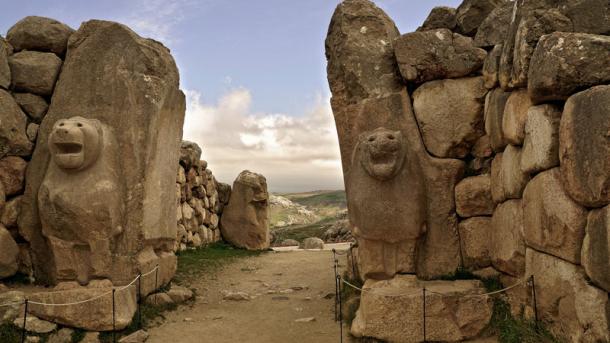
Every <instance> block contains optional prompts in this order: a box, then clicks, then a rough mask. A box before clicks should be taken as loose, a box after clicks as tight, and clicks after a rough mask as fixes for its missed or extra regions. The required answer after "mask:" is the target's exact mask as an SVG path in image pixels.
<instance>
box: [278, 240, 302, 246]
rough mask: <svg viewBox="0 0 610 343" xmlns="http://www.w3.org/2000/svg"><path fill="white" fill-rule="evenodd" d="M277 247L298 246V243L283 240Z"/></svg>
mask: <svg viewBox="0 0 610 343" xmlns="http://www.w3.org/2000/svg"><path fill="white" fill-rule="evenodd" d="M279 246H281V247H293V246H299V242H298V241H296V240H294V239H285V240H283V241H282V242H281V243H280V245H279Z"/></svg>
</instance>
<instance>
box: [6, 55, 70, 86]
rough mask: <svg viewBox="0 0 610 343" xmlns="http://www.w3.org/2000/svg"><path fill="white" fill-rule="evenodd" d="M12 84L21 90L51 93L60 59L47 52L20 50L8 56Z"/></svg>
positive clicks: (57, 74)
mask: <svg viewBox="0 0 610 343" xmlns="http://www.w3.org/2000/svg"><path fill="white" fill-rule="evenodd" d="M9 65H10V66H11V75H12V78H13V80H12V86H13V87H14V88H15V89H16V90H18V91H22V92H29V93H34V94H38V95H43V96H49V95H51V94H53V88H54V87H55V81H56V80H57V77H58V76H59V71H60V69H61V65H62V61H61V59H59V57H57V56H56V55H55V54H52V53H49V52H37V51H22V52H18V53H16V54H14V55H12V56H11V57H9Z"/></svg>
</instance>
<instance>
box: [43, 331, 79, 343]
mask: <svg viewBox="0 0 610 343" xmlns="http://www.w3.org/2000/svg"><path fill="white" fill-rule="evenodd" d="M73 334H74V330H72V329H69V328H63V329H60V330H59V331H57V332H55V333H54V334H52V335H50V336H49V339H48V340H47V343H72V335H73Z"/></svg>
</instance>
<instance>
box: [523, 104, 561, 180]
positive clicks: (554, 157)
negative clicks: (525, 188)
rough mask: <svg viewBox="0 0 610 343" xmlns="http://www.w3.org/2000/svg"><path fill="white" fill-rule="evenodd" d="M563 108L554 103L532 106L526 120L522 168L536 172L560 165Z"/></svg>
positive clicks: (525, 170) (532, 172)
mask: <svg viewBox="0 0 610 343" xmlns="http://www.w3.org/2000/svg"><path fill="white" fill-rule="evenodd" d="M560 119H561V110H560V109H559V108H558V107H557V106H556V105H552V104H544V105H539V106H532V107H530V109H529V110H528V113H527V120H526V121H525V139H524V141H523V149H522V150H521V170H523V171H524V172H526V173H530V174H534V173H537V172H539V171H542V170H546V169H550V168H553V167H555V166H558V165H559V122H560Z"/></svg>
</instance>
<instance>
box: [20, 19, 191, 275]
mask: <svg viewBox="0 0 610 343" xmlns="http://www.w3.org/2000/svg"><path fill="white" fill-rule="evenodd" d="M24 53H28V52H27V51H24V52H21V53H18V54H24ZM38 54H41V53H38ZM16 55H17V54H16ZM100 56H103V58H100ZM12 57H13V59H15V55H13V56H12ZM53 58H57V57H56V56H54V55H53ZM33 93H36V92H33ZM126 94H129V96H125V95H126ZM184 112H185V98H184V94H183V93H182V92H181V91H180V89H179V75H178V69H177V67H176V64H175V62H174V59H173V58H172V56H171V54H170V52H169V50H168V49H167V48H166V47H164V46H163V45H162V44H161V43H159V42H156V41H154V40H151V39H144V38H141V37H139V36H138V35H137V34H136V33H134V32H133V31H132V30H130V29H129V28H127V27H125V26H124V25H121V24H118V23H113V22H109V21H101V20H91V21H87V22H85V23H83V24H82V25H81V26H80V28H79V30H78V31H76V32H75V33H73V34H72V35H71V36H70V39H69V42H68V52H67V54H66V61H65V63H64V64H63V67H62V71H61V78H60V80H59V81H58V82H57V85H56V87H55V90H54V92H53V101H52V103H51V105H50V107H49V110H48V113H47V114H46V116H45V118H44V120H43V121H42V123H41V126H40V130H39V134H38V135H39V137H38V141H39V142H43V144H37V145H36V150H35V151H34V154H33V156H32V160H31V162H30V164H29V165H28V172H27V177H26V179H27V180H28V182H27V185H26V191H25V195H24V206H23V208H24V210H25V212H24V213H23V215H22V216H21V217H20V221H21V224H23V225H20V228H22V233H23V236H24V238H25V239H26V240H28V241H29V242H30V244H31V245H32V252H33V264H34V270H35V276H36V279H37V280H40V281H41V282H48V283H51V284H54V283H56V282H58V281H71V280H75V279H78V280H79V281H80V282H81V283H83V284H86V283H87V282H88V281H89V280H92V279H111V280H112V282H113V284H115V285H117V286H119V285H125V284H126V283H128V282H130V281H131V280H133V279H134V278H135V277H136V276H137V275H138V274H139V273H140V272H146V271H140V270H138V269H137V267H136V266H137V265H138V263H137V261H136V260H137V257H138V254H139V252H140V251H142V250H144V249H146V248H147V247H148V246H152V248H153V249H154V250H156V251H158V252H169V250H171V247H172V246H173V241H174V240H175V239H176V225H177V223H176V220H175V208H174V207H173V206H169V204H174V203H176V188H175V177H176V166H177V165H178V159H179V155H178V153H177V152H178V151H179V148H180V142H181V137H182V127H183V120H184ZM62 124H63V126H62ZM79 124H80V126H79ZM64 133H65V134H66V136H63V135H64ZM78 137H81V138H80V139H81V140H82V141H77V142H81V143H82V145H81V149H80V153H79V154H78V155H77V156H78V158H79V159H80V158H82V160H80V161H81V162H82V163H80V164H78V163H76V162H77V161H76V160H77V159H76V158H75V159H74V161H73V162H74V163H75V165H71V164H70V163H68V164H66V163H63V162H66V161H65V159H64V157H65V156H64V155H65V154H63V153H61V151H62V149H63V148H65V145H64V143H63V141H62V139H64V138H66V139H78ZM85 151H87V153H85ZM84 156H87V158H86V159H85V157H84ZM67 162H70V161H67ZM73 169H76V170H73ZM83 169H86V170H83ZM83 171H86V172H83ZM74 189H78V190H79V191H78V192H75V191H68V190H74ZM93 199H98V200H99V201H93ZM54 211H60V212H62V213H69V214H70V215H64V216H59V217H58V216H55V215H54V213H56V212H54ZM92 214H95V215H92ZM67 228H70V229H69V230H67ZM66 232H71V233H72V234H67V233H66ZM74 233H78V234H74ZM76 252H78V253H76Z"/></svg>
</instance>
